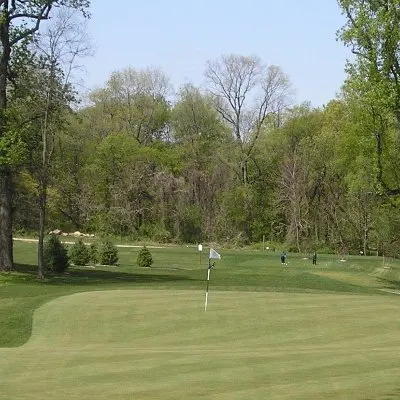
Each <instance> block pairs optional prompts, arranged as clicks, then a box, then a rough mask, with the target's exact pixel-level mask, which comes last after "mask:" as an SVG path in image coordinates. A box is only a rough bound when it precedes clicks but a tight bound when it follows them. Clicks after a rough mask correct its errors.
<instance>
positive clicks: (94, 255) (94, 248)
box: [89, 243, 99, 264]
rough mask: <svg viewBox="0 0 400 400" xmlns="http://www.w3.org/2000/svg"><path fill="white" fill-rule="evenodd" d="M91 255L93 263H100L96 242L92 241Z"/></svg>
mask: <svg viewBox="0 0 400 400" xmlns="http://www.w3.org/2000/svg"><path fill="white" fill-rule="evenodd" d="M89 257H90V261H91V262H92V264H98V262H99V251H98V249H97V245H96V243H91V244H90V246H89Z"/></svg>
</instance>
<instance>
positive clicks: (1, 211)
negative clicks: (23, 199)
mask: <svg viewBox="0 0 400 400" xmlns="http://www.w3.org/2000/svg"><path fill="white" fill-rule="evenodd" d="M11 194H12V179H11V171H10V170H9V168H7V167H2V168H0V271H10V270H11V269H12V266H13V239H12V211H11V198H12V196H11Z"/></svg>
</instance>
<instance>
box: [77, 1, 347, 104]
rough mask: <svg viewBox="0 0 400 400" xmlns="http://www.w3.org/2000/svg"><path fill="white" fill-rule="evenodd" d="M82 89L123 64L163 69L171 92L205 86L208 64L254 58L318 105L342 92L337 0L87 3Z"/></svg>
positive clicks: (100, 81)
mask: <svg viewBox="0 0 400 400" xmlns="http://www.w3.org/2000/svg"><path fill="white" fill-rule="evenodd" d="M91 14H92V17H91V20H90V21H89V23H88V33H89V34H90V36H91V38H92V41H93V43H94V49H95V53H94V56H93V57H90V58H87V59H86V60H84V61H83V63H84V65H85V69H86V73H85V75H84V83H85V86H86V88H88V89H93V88H96V87H102V86H104V84H105V82H106V81H107V79H108V78H109V76H110V74H111V73H112V72H113V71H116V70H121V69H123V68H126V67H128V66H131V67H133V68H143V67H147V66H153V67H158V68H160V69H162V70H163V71H164V72H165V73H166V74H167V75H168V76H169V77H170V79H171V83H172V84H173V85H174V87H175V89H178V88H179V86H180V85H182V84H184V83H186V82H193V83H194V84H196V85H201V84H203V83H204V76H203V74H204V70H205V65H206V62H207V60H211V59H215V58H218V57H219V56H221V55H222V54H230V53H235V54H240V55H256V56H258V57H260V58H261V59H262V61H263V62H264V63H266V64H275V65H279V66H280V67H281V68H282V69H283V71H284V72H285V73H286V74H288V75H289V77H290V80H291V82H292V84H293V87H294V89H295V91H296V101H297V102H298V103H301V102H303V101H310V102H311V103H312V104H313V105H314V106H322V105H323V104H326V103H327V102H328V101H329V100H331V99H333V98H334V97H335V95H336V93H337V92H338V91H339V90H340V86H341V85H342V83H343V81H344V78H345V74H344V67H345V62H346V58H347V57H349V56H350V52H349V49H347V48H345V47H344V46H343V44H342V43H341V42H337V41H336V30H337V29H339V28H340V27H341V26H342V25H343V22H344V18H343V16H342V15H341V13H340V10H339V7H338V5H337V2H336V0H280V1H277V0H247V1H245V0H242V1H238V0H201V1H192V0H169V1H166V0H146V1H136V0H118V1H116V0H114V1H105V0H92V6H91Z"/></svg>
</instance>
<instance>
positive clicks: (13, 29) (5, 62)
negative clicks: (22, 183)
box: [0, 0, 90, 270]
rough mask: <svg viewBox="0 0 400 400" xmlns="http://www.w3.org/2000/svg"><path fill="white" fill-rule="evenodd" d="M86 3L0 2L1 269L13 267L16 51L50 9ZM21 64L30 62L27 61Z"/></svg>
mask: <svg viewBox="0 0 400 400" xmlns="http://www.w3.org/2000/svg"><path fill="white" fill-rule="evenodd" d="M89 4H90V1H89V0H27V1H8V0H2V1H0V160H1V163H0V270H10V269H11V268H12V265H13V247H12V211H11V205H12V165H10V163H8V162H6V161H5V160H8V159H10V157H9V155H8V154H9V153H15V151H14V150H13V146H10V143H13V144H16V145H17V147H18V146H19V145H20V142H19V141H16V142H15V140H14V139H13V132H12V131H10V130H9V128H8V121H7V119H8V108H9V104H8V103H9V96H8V93H9V87H10V84H11V82H12V81H13V80H14V78H15V74H17V72H18V71H16V70H14V71H13V70H12V69H11V67H12V66H13V65H14V66H15V65H17V63H13V58H14V57H15V55H16V54H17V51H16V50H17V49H18V48H26V47H24V45H25V44H26V43H27V42H29V41H30V40H31V39H32V38H33V36H34V35H35V33H36V32H37V31H38V30H39V28H40V24H41V22H42V21H43V20H46V19H48V18H49V17H50V14H51V11H52V9H53V8H56V7H60V6H64V7H70V8H74V9H79V10H81V11H82V12H84V13H86V10H87V8H88V7H89ZM20 60H25V61H24V62H23V63H25V64H26V62H28V63H29V61H28V59H27V58H24V57H22V58H21V59H20Z"/></svg>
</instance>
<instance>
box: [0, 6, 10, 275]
mask: <svg viewBox="0 0 400 400" xmlns="http://www.w3.org/2000/svg"><path fill="white" fill-rule="evenodd" d="M6 11H8V3H7V4H5V5H4V7H3V9H2V10H1V14H0V18H2V19H3V20H2V21H1V22H0V41H1V45H2V53H1V56H0V137H3V136H4V135H5V134H6V109H7V68H8V63H9V60H10V54H11V48H10V45H9V25H8V20H7V19H6V14H5V12H6ZM11 199H12V179H11V170H10V168H9V167H8V166H7V165H0V271H10V270H11V269H12V266H13V242H12V212H11Z"/></svg>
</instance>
